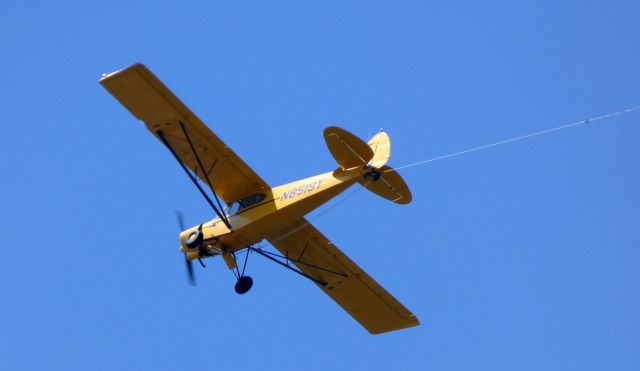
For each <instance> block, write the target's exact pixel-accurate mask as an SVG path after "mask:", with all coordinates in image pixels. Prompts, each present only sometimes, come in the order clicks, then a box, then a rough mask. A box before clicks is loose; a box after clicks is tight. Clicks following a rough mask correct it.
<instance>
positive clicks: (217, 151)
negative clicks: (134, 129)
mask: <svg viewBox="0 0 640 371" xmlns="http://www.w3.org/2000/svg"><path fill="white" fill-rule="evenodd" d="M100 83H101V84H102V85H103V86H104V87H105V88H106V89H107V90H108V91H109V92H110V93H111V94H112V95H113V96H114V97H115V98H116V99H117V100H118V101H120V103H122V105H124V106H125V107H126V108H127V109H128V110H129V112H131V113H132V114H133V115H134V116H135V117H137V118H138V119H139V120H142V121H143V122H144V124H145V125H146V126H147V129H149V131H150V132H151V133H152V134H153V135H155V136H156V138H158V139H161V138H160V136H159V134H158V132H159V131H161V132H162V133H163V135H164V137H165V138H166V140H167V141H168V142H169V143H170V145H171V147H172V148H173V150H174V151H175V152H176V155H177V156H178V157H179V159H180V161H181V162H182V163H183V164H184V165H186V166H187V167H188V168H190V169H191V170H192V171H193V172H194V173H195V174H196V175H197V176H198V177H199V178H200V179H202V180H203V183H204V184H207V183H206V179H205V176H204V174H203V171H202V170H201V169H200V167H199V166H198V163H197V161H196V158H195V156H194V155H193V151H192V150H191V147H190V145H189V142H188V141H187V139H186V136H185V133H184V131H183V129H182V127H184V130H185V131H186V132H187V133H188V135H189V138H190V139H191V141H192V143H193V146H194V148H195V150H196V151H197V152H198V157H200V160H201V161H202V165H203V167H204V168H205V171H207V173H208V175H209V179H210V180H211V183H212V187H213V188H215V192H216V193H217V194H218V196H220V198H221V199H222V200H224V201H226V202H232V201H236V200H239V199H241V198H244V197H248V196H252V195H254V194H257V193H261V192H264V191H265V190H266V189H268V188H269V186H268V185H267V183H266V182H265V181H264V180H262V179H261V178H260V177H259V176H258V175H257V174H256V173H255V172H254V171H253V170H252V169H251V168H250V167H249V166H248V165H247V164H246V163H244V161H242V160H241V159H240V157H238V156H237V155H236V154H235V153H234V152H233V151H232V150H231V149H230V148H229V147H227V146H226V145H225V144H224V143H223V142H222V141H221V140H220V139H219V138H218V137H217V136H216V135H215V134H214V133H213V132H211V130H209V128H207V127H206V126H205V125H204V124H203V123H202V121H200V119H199V118H198V117H196V115H194V114H193V112H191V111H190V110H189V108H187V106H185V105H184V104H183V103H182V102H181V101H180V100H179V99H178V98H177V97H176V96H175V95H174V94H173V93H172V92H171V91H170V90H169V89H168V88H167V87H166V86H165V85H164V84H163V83H162V82H161V81H160V80H158V78H157V77H155V76H154V75H153V74H152V73H151V71H149V70H148V69H147V68H146V67H145V66H144V65H142V64H134V65H132V66H129V67H127V68H125V69H122V70H120V71H116V72H113V73H111V74H109V75H107V76H104V77H103V78H102V79H100ZM181 124H182V126H181Z"/></svg>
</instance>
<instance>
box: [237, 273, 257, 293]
mask: <svg viewBox="0 0 640 371" xmlns="http://www.w3.org/2000/svg"><path fill="white" fill-rule="evenodd" d="M251 286H253V279H252V278H251V277H249V276H242V277H240V278H239V279H238V282H236V287H235V289H236V293H238V294H240V295H242V294H246V293H247V292H248V291H249V290H251Z"/></svg>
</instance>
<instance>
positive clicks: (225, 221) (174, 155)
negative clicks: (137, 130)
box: [156, 123, 231, 229]
mask: <svg viewBox="0 0 640 371" xmlns="http://www.w3.org/2000/svg"><path fill="white" fill-rule="evenodd" d="M180 126H182V123H180ZM182 129H183V130H184V126H182ZM156 133H158V136H159V137H160V139H161V140H162V143H164V145H165V146H166V147H167V149H169V152H171V154H172V155H173V157H175V159H176V160H177V161H178V163H179V164H180V166H181V167H182V169H183V170H184V172H185V173H187V175H188V176H189V179H191V181H192V182H193V184H194V185H195V186H196V187H197V188H198V190H199V191H200V193H201V194H202V196H203V197H204V198H205V200H207V202H208V203H209V205H210V206H211V208H212V209H213V211H215V213H216V214H217V215H218V217H219V218H220V219H221V220H222V221H223V222H224V224H225V225H226V226H227V228H229V229H231V224H229V220H227V217H226V216H225V215H224V214H223V213H222V208H220V210H218V208H217V207H216V205H214V204H213V202H212V201H211V198H209V195H207V192H205V191H204V189H202V187H201V186H200V184H199V183H198V181H197V180H196V178H195V176H194V175H193V174H191V172H190V171H189V169H188V168H187V167H186V166H185V164H184V163H182V161H180V157H178V154H176V152H175V151H174V150H173V147H171V145H170V144H169V142H168V141H167V139H166V138H165V137H164V133H163V132H162V130H158V131H157V132H156ZM185 135H186V131H185ZM187 140H188V141H189V145H190V146H191V150H193V154H194V156H195V157H196V159H197V160H198V164H199V165H200V168H202V171H203V173H205V175H206V172H205V171H204V168H203V167H202V163H201V162H200V157H198V154H197V153H196V151H195V149H194V148H193V145H192V144H191V140H190V139H189V136H188V135H187ZM206 177H207V182H209V176H206ZM209 186H210V187H211V183H209ZM211 191H212V192H213V194H214V196H215V197H216V200H217V201H218V205H220V201H219V200H218V196H217V195H216V191H215V190H214V189H213V187H211Z"/></svg>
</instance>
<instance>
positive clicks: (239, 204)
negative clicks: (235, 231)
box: [227, 193, 267, 215]
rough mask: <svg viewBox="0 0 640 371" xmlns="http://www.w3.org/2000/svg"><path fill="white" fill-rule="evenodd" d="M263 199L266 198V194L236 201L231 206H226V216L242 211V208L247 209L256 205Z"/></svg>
mask: <svg viewBox="0 0 640 371" xmlns="http://www.w3.org/2000/svg"><path fill="white" fill-rule="evenodd" d="M265 197H267V195H266V194H264V193H258V194H257V195H253V196H249V197H245V198H243V199H240V200H238V201H235V202H232V203H231V204H229V205H228V206H227V208H228V215H234V214H235V213H237V212H238V211H240V210H242V209H244V208H247V207H249V206H251V205H254V204H257V203H258V202H260V201H262V200H264V199H265Z"/></svg>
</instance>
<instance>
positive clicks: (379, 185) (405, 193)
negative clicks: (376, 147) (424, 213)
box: [360, 166, 411, 204]
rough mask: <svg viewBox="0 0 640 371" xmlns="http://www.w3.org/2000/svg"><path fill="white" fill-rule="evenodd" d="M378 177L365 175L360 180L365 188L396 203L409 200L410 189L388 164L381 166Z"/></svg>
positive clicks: (406, 202) (405, 202)
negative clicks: (376, 178) (365, 176)
mask: <svg viewBox="0 0 640 371" xmlns="http://www.w3.org/2000/svg"><path fill="white" fill-rule="evenodd" d="M378 171H379V172H380V178H379V179H378V180H374V179H373V177H367V178H363V179H361V180H360V184H362V185H363V186H364V187H365V188H366V189H368V190H370V191H371V192H373V193H375V194H377V195H378V196H380V197H384V198H386V199H387V200H389V201H392V202H395V203H397V204H408V203H409V202H411V191H410V190H409V187H408V186H407V184H406V183H405V182H404V180H403V179H402V177H401V176H400V174H398V173H397V172H396V171H395V170H393V168H391V167H389V166H383V167H381V168H380V169H379V170H378Z"/></svg>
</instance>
